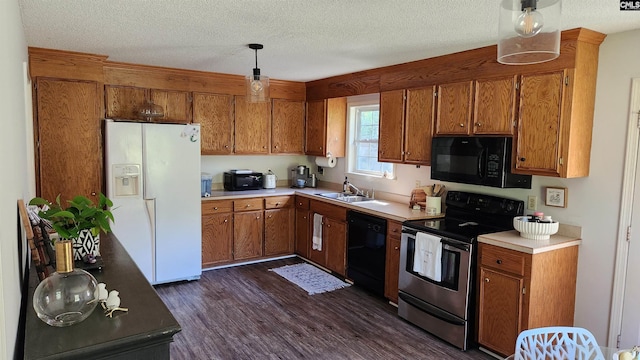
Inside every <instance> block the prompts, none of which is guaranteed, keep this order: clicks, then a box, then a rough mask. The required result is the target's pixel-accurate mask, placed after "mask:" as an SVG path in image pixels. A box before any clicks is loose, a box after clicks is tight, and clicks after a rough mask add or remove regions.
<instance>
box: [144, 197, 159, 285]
mask: <svg viewBox="0 0 640 360" xmlns="http://www.w3.org/2000/svg"><path fill="white" fill-rule="evenodd" d="M144 205H145V208H146V210H147V217H148V218H149V226H150V227H151V228H150V229H149V230H150V232H151V274H152V277H153V282H155V280H156V199H144Z"/></svg>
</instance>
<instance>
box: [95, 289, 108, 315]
mask: <svg viewBox="0 0 640 360" xmlns="http://www.w3.org/2000/svg"><path fill="white" fill-rule="evenodd" d="M108 296H109V292H108V291H107V285H106V284H105V283H98V287H97V288H96V291H94V293H93V297H94V299H95V300H96V301H99V302H100V305H102V308H103V309H105V308H106V306H105V302H106V301H107V297H108Z"/></svg>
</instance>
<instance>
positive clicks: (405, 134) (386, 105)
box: [378, 86, 435, 165]
mask: <svg viewBox="0 0 640 360" xmlns="http://www.w3.org/2000/svg"><path fill="white" fill-rule="evenodd" d="M434 91H435V87H433V86H431V87H427V88H420V89H409V90H393V91H385V92H382V93H380V133H379V140H378V161H385V162H395V163H408V164H422V165H429V164H430V163H431V138H432V136H433V135H432V127H433V116H434V109H435V107H434V101H433V97H434Z"/></svg>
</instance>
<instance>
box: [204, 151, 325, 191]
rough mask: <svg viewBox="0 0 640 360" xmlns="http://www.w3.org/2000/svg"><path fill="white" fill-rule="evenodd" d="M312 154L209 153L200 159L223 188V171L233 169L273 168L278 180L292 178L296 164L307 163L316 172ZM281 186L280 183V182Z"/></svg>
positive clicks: (266, 170) (214, 181) (218, 186)
mask: <svg viewBox="0 0 640 360" xmlns="http://www.w3.org/2000/svg"><path fill="white" fill-rule="evenodd" d="M313 159H314V158H313V157H312V156H304V155H272V156H260V155H229V156H224V155H216V156H213V155H207V156H202V158H201V160H200V168H201V171H202V172H206V173H209V174H211V175H213V181H212V183H213V184H214V185H213V186H212V187H213V188H214V189H215V188H216V185H217V188H218V189H221V188H222V173H224V172H225V171H229V170H231V169H251V170H254V171H257V172H261V173H265V174H266V173H267V172H268V171H269V170H271V171H272V172H273V173H274V174H276V177H277V178H278V181H281V180H286V179H290V176H289V169H292V168H293V167H295V166H296V165H306V166H308V167H309V172H310V173H315V172H316V168H317V167H316V166H315V164H314V163H313V161H314V160H313ZM278 186H280V184H278Z"/></svg>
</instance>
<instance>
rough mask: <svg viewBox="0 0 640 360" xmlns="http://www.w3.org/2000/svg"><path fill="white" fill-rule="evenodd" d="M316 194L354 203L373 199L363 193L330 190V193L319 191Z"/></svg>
mask: <svg viewBox="0 0 640 360" xmlns="http://www.w3.org/2000/svg"><path fill="white" fill-rule="evenodd" d="M316 195H320V196H323V197H326V198H330V199H334V200H338V201H344V202H347V203H354V202H361V201H371V200H373V199H371V198H368V197H366V196H363V195H349V194H345V193H341V192H330V193H319V194H316Z"/></svg>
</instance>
